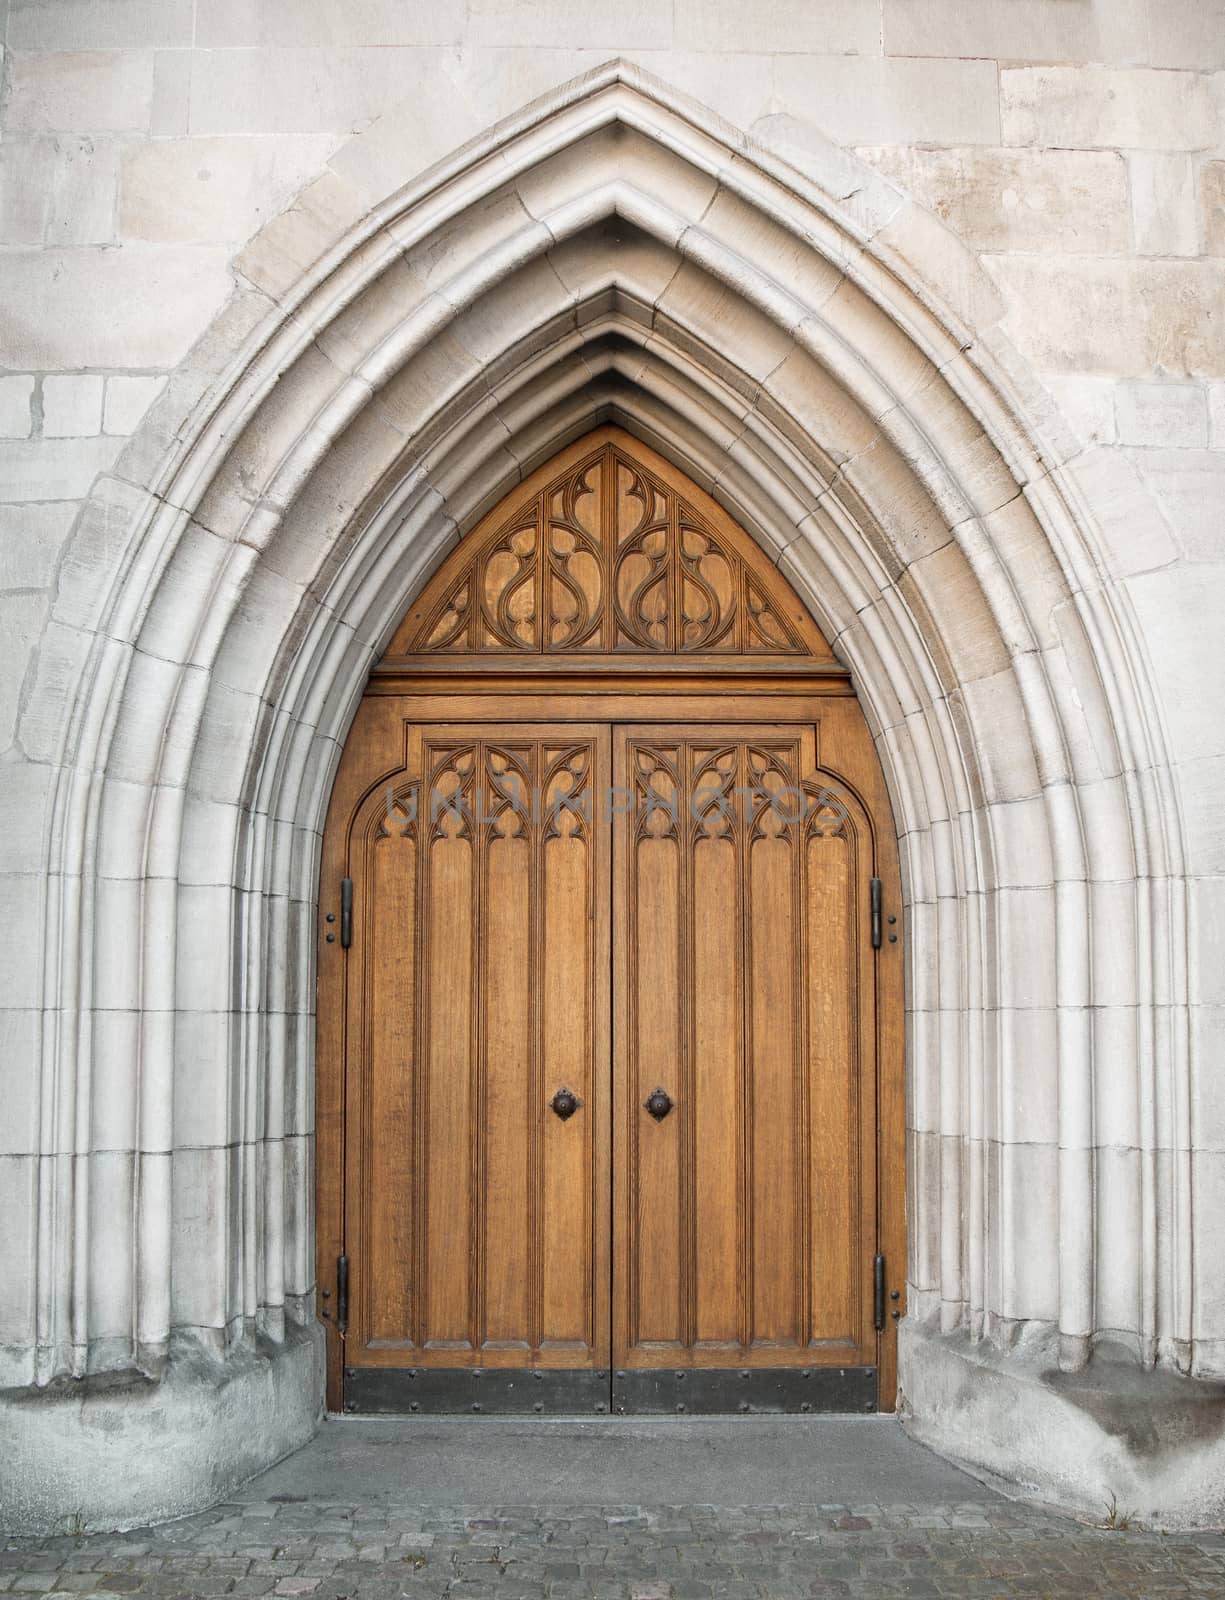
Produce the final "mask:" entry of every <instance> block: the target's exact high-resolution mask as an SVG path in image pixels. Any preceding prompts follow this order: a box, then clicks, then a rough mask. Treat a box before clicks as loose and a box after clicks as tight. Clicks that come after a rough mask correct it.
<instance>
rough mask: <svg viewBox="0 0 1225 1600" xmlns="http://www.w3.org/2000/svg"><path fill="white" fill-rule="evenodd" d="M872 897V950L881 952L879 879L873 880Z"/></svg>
mask: <svg viewBox="0 0 1225 1600" xmlns="http://www.w3.org/2000/svg"><path fill="white" fill-rule="evenodd" d="M871 895H872V948H873V950H879V949H880V937H881V927H880V879H879V878H873V879H872V883H871ZM861 926H862V924H861Z"/></svg>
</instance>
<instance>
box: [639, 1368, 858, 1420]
mask: <svg viewBox="0 0 1225 1600" xmlns="http://www.w3.org/2000/svg"><path fill="white" fill-rule="evenodd" d="M612 1405H613V1410H614V1411H617V1412H625V1413H626V1414H627V1415H643V1414H645V1413H651V1412H654V1413H660V1412H673V1413H678V1412H679V1413H681V1414H689V1415H699V1416H711V1415H721V1414H722V1415H726V1414H727V1413H729V1412H749V1413H754V1412H755V1413H758V1414H763V1413H765V1414H768V1413H771V1412H773V1413H775V1414H782V1413H789V1412H808V1411H826V1412H828V1411H843V1412H846V1411H875V1410H876V1368H875V1367H751V1368H736V1367H732V1368H730V1369H727V1370H724V1369H722V1368H719V1369H714V1368H710V1367H705V1368H690V1369H688V1370H682V1369H680V1368H677V1369H676V1370H670V1369H667V1368H663V1369H660V1370H656V1369H653V1368H647V1369H643V1370H639V1371H635V1370H633V1369H632V1368H631V1369H630V1370H628V1371H624V1372H622V1371H617V1372H614V1374H613V1387H612Z"/></svg>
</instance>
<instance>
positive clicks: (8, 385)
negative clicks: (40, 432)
mask: <svg viewBox="0 0 1225 1600" xmlns="http://www.w3.org/2000/svg"><path fill="white" fill-rule="evenodd" d="M33 397H34V379H33V378H32V377H31V376H30V375H29V374H28V373H13V374H11V375H10V376H8V377H4V378H0V439H28V438H29V437H30V434H31V433H32V432H33V431H34V422H33V418H32V417H31V415H30V402H31V400H32V399H33Z"/></svg>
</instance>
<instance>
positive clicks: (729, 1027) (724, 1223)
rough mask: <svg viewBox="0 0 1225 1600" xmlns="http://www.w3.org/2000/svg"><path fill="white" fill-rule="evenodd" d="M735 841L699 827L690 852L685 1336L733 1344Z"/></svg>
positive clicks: (737, 1281) (736, 1261)
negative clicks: (692, 1302)
mask: <svg viewBox="0 0 1225 1600" xmlns="http://www.w3.org/2000/svg"><path fill="white" fill-rule="evenodd" d="M736 858H737V849H736V841H735V839H734V838H733V837H732V835H731V831H730V828H729V830H728V833H727V834H726V835H725V836H723V837H705V836H703V835H702V834H699V835H698V837H697V839H696V841H695V844H694V850H693V904H692V921H691V926H692V930H693V932H692V938H693V994H692V1001H691V1006H692V1013H693V1029H694V1106H693V1116H694V1119H695V1122H696V1128H695V1141H694V1142H695V1166H696V1170H695V1173H694V1199H695V1205H694V1219H693V1223H694V1229H695V1234H696V1246H697V1283H696V1306H695V1317H694V1322H695V1334H696V1337H697V1339H698V1340H699V1341H700V1342H709V1343H722V1344H727V1345H730V1346H733V1347H736V1346H738V1345H739V1342H740V1318H741V1301H742V1294H743V1273H744V1259H743V1252H742V1249H741V1237H740V1231H741V1200H742V1196H741V1182H740V1180H741V1174H740V1160H739V1150H740V1142H741V1131H742V1129H741V1117H742V1111H743V1106H742V1094H741V1074H742V1071H743V1055H744V1052H743V1044H742V1037H741V1032H742V1030H741V1021H742V1001H741V998H740V994H739V984H738V982H737V973H738V969H739V964H740V960H739V958H740V948H739V946H740V940H739V909H740V908H739V905H738V888H739V885H738V877H739V873H738V870H737V859H736Z"/></svg>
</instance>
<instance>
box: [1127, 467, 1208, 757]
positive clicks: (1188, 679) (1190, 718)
mask: <svg viewBox="0 0 1225 1600" xmlns="http://www.w3.org/2000/svg"><path fill="white" fill-rule="evenodd" d="M1222 478H1223V479H1225V471H1223V472H1222ZM1217 528H1218V532H1217V542H1218V557H1219V556H1220V555H1221V554H1222V553H1225V552H1222V551H1221V550H1220V534H1219V520H1218V524H1217ZM1127 593H1128V595H1129V597H1130V599H1131V602H1132V605H1133V606H1134V608H1135V612H1136V615H1137V617H1138V619H1139V622H1140V626H1141V631H1142V635H1143V637H1144V639H1145V642H1146V645H1147V648H1148V651H1149V655H1150V659H1151V662H1152V672H1153V676H1154V678H1155V679H1156V682H1157V685H1158V688H1159V691H1160V693H1161V697H1162V702H1163V712H1164V718H1165V722H1166V726H1167V728H1168V730H1169V740H1170V745H1171V753H1172V755H1173V757H1174V759H1175V760H1182V761H1187V760H1194V759H1195V758H1196V757H1197V756H1218V755H1225V719H1222V717H1221V705H1222V703H1225V657H1223V656H1222V654H1221V652H1220V651H1219V650H1215V649H1213V648H1212V647H1211V645H1210V641H1212V640H1213V639H1214V638H1215V637H1216V636H1217V635H1218V633H1219V629H1220V619H1221V617H1222V615H1223V614H1225V564H1222V563H1221V561H1220V560H1219V559H1218V561H1217V563H1216V564H1212V565H1210V564H1209V563H1208V562H1206V561H1199V562H1197V563H1196V564H1195V565H1193V566H1192V565H1187V564H1186V563H1180V564H1179V565H1177V566H1171V567H1166V568H1164V569H1163V570H1161V571H1160V572H1147V573H1142V574H1140V575H1139V576H1138V577H1134V578H1129V579H1128V580H1127Z"/></svg>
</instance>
